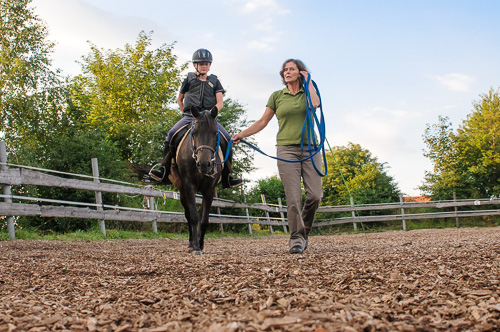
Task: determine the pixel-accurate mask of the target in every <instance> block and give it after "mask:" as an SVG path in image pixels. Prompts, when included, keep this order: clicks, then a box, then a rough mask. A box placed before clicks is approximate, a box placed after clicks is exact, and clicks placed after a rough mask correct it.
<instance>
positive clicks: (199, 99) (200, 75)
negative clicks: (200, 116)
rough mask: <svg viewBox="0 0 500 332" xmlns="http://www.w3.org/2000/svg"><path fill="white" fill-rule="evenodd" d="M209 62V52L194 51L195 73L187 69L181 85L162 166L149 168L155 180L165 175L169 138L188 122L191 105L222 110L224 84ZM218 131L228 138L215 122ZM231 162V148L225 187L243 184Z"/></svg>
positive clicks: (225, 170)
mask: <svg viewBox="0 0 500 332" xmlns="http://www.w3.org/2000/svg"><path fill="white" fill-rule="evenodd" d="M211 65H212V54H211V53H210V52H209V51H208V50H206V49H204V48H200V49H199V50H197V51H196V52H194V54H193V66H194V68H195V69H196V73H188V75H187V77H186V78H185V79H184V81H183V82H182V85H181V90H180V92H179V97H178V98H177V104H179V107H180V109H181V111H182V112H183V116H182V119H180V120H179V121H178V122H177V123H176V124H175V125H174V126H173V127H172V129H170V131H169V132H168V136H167V139H166V140H165V150H164V151H163V156H164V159H163V162H162V163H161V165H162V166H163V167H162V168H161V169H160V170H151V172H150V176H151V177H152V178H154V179H155V180H161V179H165V180H164V181H166V180H167V179H168V172H170V160H171V159H172V157H171V156H170V140H171V139H172V136H173V135H174V133H175V132H176V131H177V130H179V129H180V128H181V127H183V126H184V125H185V124H187V123H191V122H192V121H194V117H193V116H192V115H191V111H190V109H191V107H192V106H199V107H200V108H201V109H203V110H211V109H213V108H214V107H215V108H217V110H219V111H220V110H221V109H222V107H223V106H224V103H223V101H222V94H223V93H224V88H223V87H222V85H221V83H220V81H219V79H218V78H217V76H215V75H208V71H209V70H210V66H211ZM218 127H219V131H220V132H221V133H222V134H223V135H224V137H225V138H226V139H227V141H228V142H229V140H230V139H231V136H230V135H229V133H228V132H227V131H226V130H225V129H224V128H223V127H222V126H221V125H220V124H219V123H218ZM231 164H232V151H231V152H230V154H229V157H228V159H227V160H226V164H225V165H224V169H223V171H222V186H223V187H224V188H235V187H238V186H241V185H242V184H243V180H241V179H233V178H232V177H231V175H230V173H231V169H232V167H231Z"/></svg>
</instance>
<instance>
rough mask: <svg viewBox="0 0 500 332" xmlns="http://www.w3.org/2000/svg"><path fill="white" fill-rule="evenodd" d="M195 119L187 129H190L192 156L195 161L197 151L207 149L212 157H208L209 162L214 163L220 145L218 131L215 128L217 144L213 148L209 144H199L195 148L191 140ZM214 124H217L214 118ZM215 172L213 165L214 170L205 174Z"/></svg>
mask: <svg viewBox="0 0 500 332" xmlns="http://www.w3.org/2000/svg"><path fill="white" fill-rule="evenodd" d="M195 121H196V120H195ZM195 121H193V123H192V124H191V128H190V129H189V131H190V134H189V136H190V147H191V152H192V157H193V159H194V160H195V161H196V160H198V152H200V151H202V150H209V151H211V152H212V154H213V155H212V159H210V162H211V163H214V164H215V163H216V156H217V152H218V151H219V145H220V133H219V130H218V129H217V145H216V147H215V149H214V148H213V147H211V146H210V145H200V146H198V147H197V148H195V146H194V142H193V129H194V123H195ZM215 125H216V126H217V120H215ZM216 174H217V167H214V172H213V173H212V174H206V176H210V177H214V176H215V175H216Z"/></svg>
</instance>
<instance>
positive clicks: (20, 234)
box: [0, 229, 284, 242]
mask: <svg viewBox="0 0 500 332" xmlns="http://www.w3.org/2000/svg"><path fill="white" fill-rule="evenodd" d="M274 234H275V235H282V234H284V233H283V232H277V231H275V232H274ZM266 235H269V231H261V230H257V231H256V230H253V231H252V235H250V234H248V233H234V232H224V235H222V234H221V233H220V232H210V233H207V234H206V238H209V239H210V238H211V239H217V238H223V237H243V238H246V237H248V238H250V237H259V236H266ZM188 238H189V234H188V233H165V232H158V233H154V232H152V231H151V232H139V231H126V230H114V229H107V230H106V235H104V234H102V233H101V231H99V230H95V229H91V230H89V231H80V230H79V231H76V232H70V233H55V232H48V233H47V232H43V233H42V232H37V231H35V230H25V229H16V239H17V240H57V241H66V242H70V241H104V240H124V239H150V240H153V239H171V240H187V239H188ZM7 240H10V236H9V234H8V233H7V231H5V230H2V231H1V232H0V241H7Z"/></svg>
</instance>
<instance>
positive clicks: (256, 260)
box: [0, 227, 500, 332]
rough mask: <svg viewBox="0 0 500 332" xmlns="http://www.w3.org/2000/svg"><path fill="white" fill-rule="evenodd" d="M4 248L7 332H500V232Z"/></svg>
mask: <svg viewBox="0 0 500 332" xmlns="http://www.w3.org/2000/svg"><path fill="white" fill-rule="evenodd" d="M287 242H288V240H287V237H285V236H269V237H261V238H222V239H208V240H206V244H205V251H204V254H203V256H191V255H190V254H188V253H187V241H185V240H169V239H164V240H113V241H111V240H110V241H99V242H84V241H82V242H59V241H22V240H16V241H4V242H0V331H47V330H71V331H156V332H159V331H210V332H212V331H214V332H215V331H231V332H233V331H315V332H322V331H500V228H498V227H496V228H468V229H445V230H436V229H434V230H418V231H409V232H403V231H401V232H388V233H376V234H358V235H337V236H314V237H311V238H310V240H309V246H310V247H309V248H308V249H307V250H306V252H305V253H304V254H303V255H290V254H288V253H287Z"/></svg>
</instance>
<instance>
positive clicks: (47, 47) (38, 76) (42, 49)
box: [0, 0, 65, 151]
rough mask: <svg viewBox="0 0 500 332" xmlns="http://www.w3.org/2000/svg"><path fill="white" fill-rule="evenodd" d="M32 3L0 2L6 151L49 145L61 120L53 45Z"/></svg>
mask: <svg viewBox="0 0 500 332" xmlns="http://www.w3.org/2000/svg"><path fill="white" fill-rule="evenodd" d="M31 2H32V1H31V0H1V1H0V15H1V27H0V109H1V112H0V134H2V133H3V135H4V139H5V140H6V142H7V146H8V148H9V150H11V151H19V150H20V149H21V148H30V147H32V146H34V144H37V145H48V144H50V138H49V137H50V135H51V134H52V133H53V132H54V131H58V130H60V129H61V126H60V124H61V123H62V122H64V119H63V112H62V110H63V109H64V107H65V93H64V89H63V88H62V87H61V86H62V85H61V79H60V77H59V75H58V72H57V71H53V70H52V69H51V68H50V66H51V60H50V57H49V56H50V54H51V53H52V52H53V47H54V43H53V42H50V41H48V40H47V36H48V30H47V28H46V26H45V25H44V24H43V22H42V21H41V20H40V19H39V18H38V17H37V16H36V15H35V14H34V9H33V8H30V7H29V5H30V3H31ZM34 142H36V143H34Z"/></svg>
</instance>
